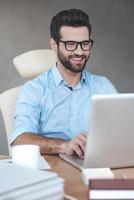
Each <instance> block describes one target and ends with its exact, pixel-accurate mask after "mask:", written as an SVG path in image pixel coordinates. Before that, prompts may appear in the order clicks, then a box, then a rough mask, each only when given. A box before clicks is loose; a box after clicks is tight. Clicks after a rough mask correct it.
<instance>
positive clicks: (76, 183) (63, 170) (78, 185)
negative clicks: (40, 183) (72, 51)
mask: <svg viewBox="0 0 134 200" xmlns="http://www.w3.org/2000/svg"><path fill="white" fill-rule="evenodd" d="M45 158H46V160H47V161H48V162H49V164H50V166H51V167H52V171H54V172H57V173H58V174H59V175H60V176H61V177H63V178H64V179H65V193H67V194H68V195H71V196H73V197H75V198H77V199H79V200H88V187H87V186H85V185H84V183H83V182H82V180H81V171H80V170H78V169H76V168H75V167H73V166H72V165H70V164H68V163H67V162H65V161H64V160H62V159H61V158H59V157H58V156H48V155H47V156H45ZM112 172H113V173H114V176H115V178H134V167H133V168H122V169H114V170H112Z"/></svg>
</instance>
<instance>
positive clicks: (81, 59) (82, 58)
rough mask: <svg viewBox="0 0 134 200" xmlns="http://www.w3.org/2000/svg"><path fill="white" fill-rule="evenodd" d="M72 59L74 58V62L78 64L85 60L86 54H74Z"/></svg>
mask: <svg viewBox="0 0 134 200" xmlns="http://www.w3.org/2000/svg"><path fill="white" fill-rule="evenodd" d="M70 59H71V60H72V62H74V63H76V64H80V63H83V62H84V61H85V56H73V57H71V58H70Z"/></svg>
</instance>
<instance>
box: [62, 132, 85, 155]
mask: <svg viewBox="0 0 134 200" xmlns="http://www.w3.org/2000/svg"><path fill="white" fill-rule="evenodd" d="M86 139H87V137H86V134H84V133H81V134H80V135H78V136H77V137H75V138H74V139H72V140H70V141H66V142H64V143H63V144H62V148H63V153H66V154H69V155H72V154H77V155H78V156H79V157H80V158H81V159H84V154H85V145H86Z"/></svg>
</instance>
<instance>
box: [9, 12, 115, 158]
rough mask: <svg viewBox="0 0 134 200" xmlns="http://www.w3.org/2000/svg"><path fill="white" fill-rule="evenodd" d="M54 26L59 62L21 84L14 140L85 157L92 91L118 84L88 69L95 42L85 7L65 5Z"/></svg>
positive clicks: (105, 90) (53, 43)
mask: <svg viewBox="0 0 134 200" xmlns="http://www.w3.org/2000/svg"><path fill="white" fill-rule="evenodd" d="M50 32H51V39H50V44H51V47H52V49H53V50H54V51H55V53H56V55H57V63H56V65H55V66H53V67H52V68H51V69H50V70H48V71H47V72H45V73H43V74H41V75H39V76H38V77H36V78H35V79H33V80H31V81H28V82H27V83H26V84H25V85H24V87H23V88H22V90H21V92H20V95H19V97H18V101H17V105H16V112H15V127H14V131H13V134H12V135H11V138H10V144H11V145H18V144H29V143H30V144H37V145H39V146H40V151H41V153H42V154H58V153H67V154H77V155H78V156H79V157H80V158H84V151H85V144H86V134H87V132H88V128H89V112H90V103H91V97H92V95H94V94H110V93H116V89H115V87H114V86H113V85H112V84H111V83H110V81H109V80H108V79H107V78H105V77H101V76H97V75H93V74H90V73H89V72H87V71H86V70H85V66H86V63H87V61H88V59H89V57H90V53H91V49H92V46H93V40H92V39H91V38H90V36H91V25H90V22H89V18H88V16H87V14H86V13H84V12H83V11H81V10H78V9H70V10H65V11H61V12H60V13H58V14H57V15H55V16H54V17H53V19H52V21H51V26H50Z"/></svg>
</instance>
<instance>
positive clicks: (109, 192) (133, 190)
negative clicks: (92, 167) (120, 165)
mask: <svg viewBox="0 0 134 200" xmlns="http://www.w3.org/2000/svg"><path fill="white" fill-rule="evenodd" d="M89 199H90V200H93V199H94V200H95V199H100V200H101V199H103V200H104V199H107V200H108V199H116V200H117V199H121V200H125V199H134V179H92V180H91V181H90V186H89Z"/></svg>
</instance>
